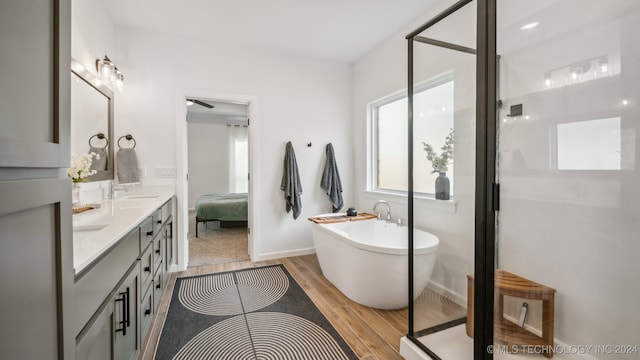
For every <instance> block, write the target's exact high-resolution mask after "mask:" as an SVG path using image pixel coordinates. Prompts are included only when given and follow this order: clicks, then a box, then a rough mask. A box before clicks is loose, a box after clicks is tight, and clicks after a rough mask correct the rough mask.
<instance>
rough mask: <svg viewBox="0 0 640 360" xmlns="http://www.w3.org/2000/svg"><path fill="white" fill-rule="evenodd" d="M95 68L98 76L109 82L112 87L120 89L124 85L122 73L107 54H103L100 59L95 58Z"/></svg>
mask: <svg viewBox="0 0 640 360" xmlns="http://www.w3.org/2000/svg"><path fill="white" fill-rule="evenodd" d="M96 70H97V71H98V76H100V77H101V78H102V79H103V81H105V82H108V83H110V84H111V86H112V87H115V88H116V89H118V90H120V91H122V88H123V87H124V75H123V74H122V72H121V71H120V70H119V69H118V67H117V66H116V65H115V64H114V63H113V61H111V59H109V57H108V56H107V55H105V56H104V59H102V60H100V59H96Z"/></svg>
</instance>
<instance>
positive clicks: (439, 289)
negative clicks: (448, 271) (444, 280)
mask: <svg viewBox="0 0 640 360" xmlns="http://www.w3.org/2000/svg"><path fill="white" fill-rule="evenodd" d="M427 288H429V289H430V290H431V291H433V292H435V293H437V294H438V295H440V296H442V297H444V298H447V299H449V300H451V301H453V302H454V303H456V304H458V305H460V306H462V307H463V308H465V309H466V308H467V298H466V296H463V295H461V294H458V293H456V292H453V291H451V290H449V289H447V288H445V287H444V286H442V285H440V284H438V283H436V282H433V281H429V283H428V284H427Z"/></svg>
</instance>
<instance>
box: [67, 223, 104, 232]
mask: <svg viewBox="0 0 640 360" xmlns="http://www.w3.org/2000/svg"><path fill="white" fill-rule="evenodd" d="M107 226H108V225H107V224H96V225H78V226H74V227H73V231H99V230H102V229H104V228H106V227H107Z"/></svg>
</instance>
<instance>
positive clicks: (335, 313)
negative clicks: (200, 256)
mask: <svg viewBox="0 0 640 360" xmlns="http://www.w3.org/2000/svg"><path fill="white" fill-rule="evenodd" d="M271 264H283V265H284V266H285V267H286V268H287V270H288V271H289V273H290V274H291V276H293V277H294V278H295V279H296V281H297V282H298V284H300V286H301V287H302V288H303V289H304V291H305V292H306V293H307V295H308V296H309V297H310V298H311V300H312V301H313V302H314V303H315V305H316V306H317V307H318V308H319V309H320V311H322V313H323V314H324V316H325V317H326V318H327V319H328V320H329V321H330V322H331V324H332V325H333V326H334V327H335V329H336V330H337V331H338V332H339V333H340V335H341V336H342V337H343V338H344V339H345V341H346V342H347V343H348V344H349V345H350V346H351V349H353V351H354V352H355V353H356V355H357V356H358V357H359V358H360V359H362V360H393V359H403V358H402V356H400V353H399V349H400V338H401V337H402V336H404V335H405V334H406V333H407V323H408V321H407V316H408V310H407V309H402V310H390V311H385V310H377V309H372V308H368V307H366V306H362V305H360V304H357V303H355V302H353V301H351V300H350V299H348V298H347V297H346V296H344V295H343V294H342V293H341V292H340V291H339V290H338V289H336V288H335V287H334V286H333V285H332V284H331V283H330V282H329V281H328V280H327V279H325V278H324V276H322V272H321V271H320V265H319V264H318V260H317V258H316V256H315V255H305V256H296V257H289V258H283V259H276V260H269V261H259V262H251V261H240V262H231V263H223V264H214V265H206V266H200V267H194V268H188V269H187V270H185V271H182V272H178V273H173V274H171V277H170V278H169V283H168V284H167V288H166V289H165V291H164V293H163V295H162V299H161V300H160V305H159V307H158V313H157V314H156V316H155V317H154V323H153V324H152V327H151V330H150V331H149V334H148V336H147V339H146V341H145V344H144V346H143V347H142V349H141V353H140V359H143V360H150V359H153V355H154V352H155V347H156V344H157V341H158V338H159V336H160V331H161V329H162V326H163V323H164V318H165V316H166V313H167V309H168V307H169V302H170V301H171V293H172V292H173V286H174V284H175V279H176V278H177V277H183V276H193V275H200V274H210V273H215V272H221V271H230V270H237V269H243V268H249V267H256V266H264V265H271ZM434 319H435V321H440V323H442V322H444V321H442V319H440V318H439V317H438V316H435V317H434ZM434 325H435V324H434Z"/></svg>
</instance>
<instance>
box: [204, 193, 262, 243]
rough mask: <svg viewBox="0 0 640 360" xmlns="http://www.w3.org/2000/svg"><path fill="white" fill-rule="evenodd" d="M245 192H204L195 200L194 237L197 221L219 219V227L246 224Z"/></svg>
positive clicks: (246, 198)
mask: <svg viewBox="0 0 640 360" xmlns="http://www.w3.org/2000/svg"><path fill="white" fill-rule="evenodd" d="M247 200H248V196H247V193H231V194H205V195H201V196H200V197H198V200H197V201H196V237H198V223H201V222H203V223H205V226H206V223H207V222H208V221H220V226H221V227H228V226H237V225H241V226H246V224H247V214H248V212H249V211H248V201H247Z"/></svg>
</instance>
